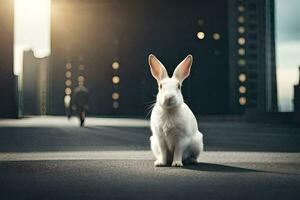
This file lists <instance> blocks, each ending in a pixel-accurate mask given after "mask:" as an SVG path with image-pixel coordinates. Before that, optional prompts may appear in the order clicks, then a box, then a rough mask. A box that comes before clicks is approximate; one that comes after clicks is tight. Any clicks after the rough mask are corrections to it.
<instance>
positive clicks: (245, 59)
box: [228, 0, 277, 112]
mask: <svg viewBox="0 0 300 200" xmlns="http://www.w3.org/2000/svg"><path fill="white" fill-rule="evenodd" d="M228 4H229V9H228V11H229V27H230V29H229V40H230V42H229V44H230V45H229V48H230V51H229V52H230V59H229V60H230V62H229V66H230V72H231V74H230V75H231V78H230V81H231V84H230V86H231V91H232V93H231V100H230V110H231V111H236V112H239V110H240V109H241V107H240V105H244V106H243V108H245V109H246V110H253V111H257V112H274V111H277V84H276V61H275V36H274V34H275V28H274V26H275V22H274V19H275V18H274V12H275V8H274V0H235V1H233V0H232V1H228ZM236 91H238V92H236ZM236 102H238V103H236Z"/></svg>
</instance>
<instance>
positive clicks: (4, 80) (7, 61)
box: [0, 0, 18, 117]
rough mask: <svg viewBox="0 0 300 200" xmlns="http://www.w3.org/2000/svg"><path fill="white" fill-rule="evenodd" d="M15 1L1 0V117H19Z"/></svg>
mask: <svg viewBox="0 0 300 200" xmlns="http://www.w3.org/2000/svg"><path fill="white" fill-rule="evenodd" d="M13 6H14V1H13V0H0V27H1V28H0V91H1V98H0V117H17V112H18V109H17V103H16V102H17V99H16V77H15V76H14V74H13V52H14V49H13V47H14V32H13V30H14V12H13V11H14V7H13Z"/></svg>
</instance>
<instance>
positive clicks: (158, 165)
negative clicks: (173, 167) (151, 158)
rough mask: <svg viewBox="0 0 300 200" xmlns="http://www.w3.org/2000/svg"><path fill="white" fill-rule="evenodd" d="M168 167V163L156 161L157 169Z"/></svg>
mask: <svg viewBox="0 0 300 200" xmlns="http://www.w3.org/2000/svg"><path fill="white" fill-rule="evenodd" d="M166 165H167V163H166V162H163V161H162V160H156V161H155V162H154V166H155V167H163V166H166Z"/></svg>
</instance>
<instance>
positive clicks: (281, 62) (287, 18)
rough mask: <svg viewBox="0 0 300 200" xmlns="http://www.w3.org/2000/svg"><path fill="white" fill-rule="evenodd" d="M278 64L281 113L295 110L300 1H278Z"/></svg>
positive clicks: (298, 59) (299, 46)
mask: <svg viewBox="0 0 300 200" xmlns="http://www.w3.org/2000/svg"><path fill="white" fill-rule="evenodd" d="M276 14H277V16H276V42H277V44H276V45H277V47H276V50H277V51H276V59H277V61H276V63H277V83H278V101H279V110H280V111H291V110H292V109H293V104H292V99H293V96H294V91H293V85H295V84H297V83H298V80H299V72H298V66H299V65H300V22H299V20H300V0H276Z"/></svg>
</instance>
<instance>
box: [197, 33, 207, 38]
mask: <svg viewBox="0 0 300 200" xmlns="http://www.w3.org/2000/svg"><path fill="white" fill-rule="evenodd" d="M197 37H198V38H199V39H200V40H203V39H204V37H205V33H204V32H198V33H197Z"/></svg>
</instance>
